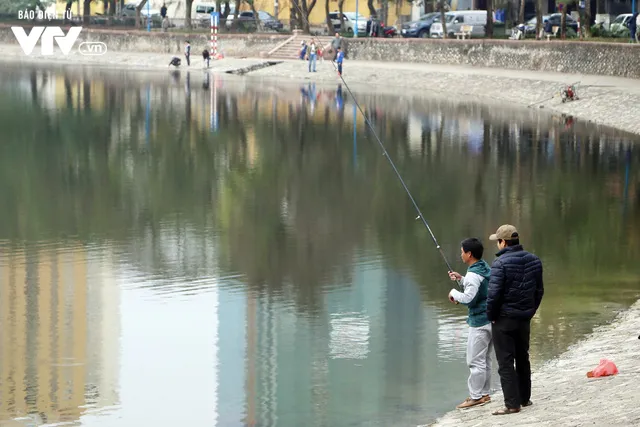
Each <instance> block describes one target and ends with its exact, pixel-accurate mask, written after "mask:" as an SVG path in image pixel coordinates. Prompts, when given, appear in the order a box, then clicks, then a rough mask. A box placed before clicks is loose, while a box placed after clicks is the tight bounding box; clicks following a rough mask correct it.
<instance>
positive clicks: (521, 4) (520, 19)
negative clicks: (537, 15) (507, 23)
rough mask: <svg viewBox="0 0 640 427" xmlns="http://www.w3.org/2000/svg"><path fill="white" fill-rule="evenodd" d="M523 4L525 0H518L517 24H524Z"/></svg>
mask: <svg viewBox="0 0 640 427" xmlns="http://www.w3.org/2000/svg"><path fill="white" fill-rule="evenodd" d="M524 6H525V0H520V13H519V15H518V24H524Z"/></svg>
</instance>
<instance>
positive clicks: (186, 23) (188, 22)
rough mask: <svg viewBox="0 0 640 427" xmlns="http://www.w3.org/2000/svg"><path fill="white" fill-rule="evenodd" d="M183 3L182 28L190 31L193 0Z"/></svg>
mask: <svg viewBox="0 0 640 427" xmlns="http://www.w3.org/2000/svg"><path fill="white" fill-rule="evenodd" d="M142 1H143V2H144V1H146V0H142ZM185 3H186V6H187V8H186V9H185V11H184V26H185V27H187V28H188V29H189V30H190V29H191V9H192V8H193V0H186V2H185ZM238 3H240V2H238ZM239 13H240V5H239V4H238V8H237V9H236V15H238V14H239ZM233 19H234V20H237V19H238V17H237V16H234V17H233Z"/></svg>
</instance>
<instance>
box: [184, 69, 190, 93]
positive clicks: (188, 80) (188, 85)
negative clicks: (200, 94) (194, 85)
mask: <svg viewBox="0 0 640 427" xmlns="http://www.w3.org/2000/svg"><path fill="white" fill-rule="evenodd" d="M184 91H185V92H186V93H189V92H191V74H190V73H189V72H188V71H187V78H186V79H185V81H184Z"/></svg>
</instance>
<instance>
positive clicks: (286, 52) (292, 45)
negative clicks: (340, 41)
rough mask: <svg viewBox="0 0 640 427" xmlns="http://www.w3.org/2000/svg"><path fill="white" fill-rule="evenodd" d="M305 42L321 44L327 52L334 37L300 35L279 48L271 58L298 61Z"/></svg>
mask: <svg viewBox="0 0 640 427" xmlns="http://www.w3.org/2000/svg"><path fill="white" fill-rule="evenodd" d="M303 40H305V41H306V42H307V44H309V43H311V40H314V41H315V42H316V44H318V43H319V44H320V45H321V46H322V49H323V50H326V49H327V47H328V46H329V45H331V41H332V40H333V37H328V36H310V35H308V34H299V35H296V36H295V37H293V38H292V39H291V40H290V41H289V42H287V43H285V44H284V45H283V46H281V47H280V48H278V49H277V50H276V51H274V52H272V53H271V55H269V58H282V59H297V58H298V55H299V53H300V43H301V42H302V41H303Z"/></svg>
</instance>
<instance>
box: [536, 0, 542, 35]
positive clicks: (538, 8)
mask: <svg viewBox="0 0 640 427" xmlns="http://www.w3.org/2000/svg"><path fill="white" fill-rule="evenodd" d="M540 30H542V0H536V40H540Z"/></svg>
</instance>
